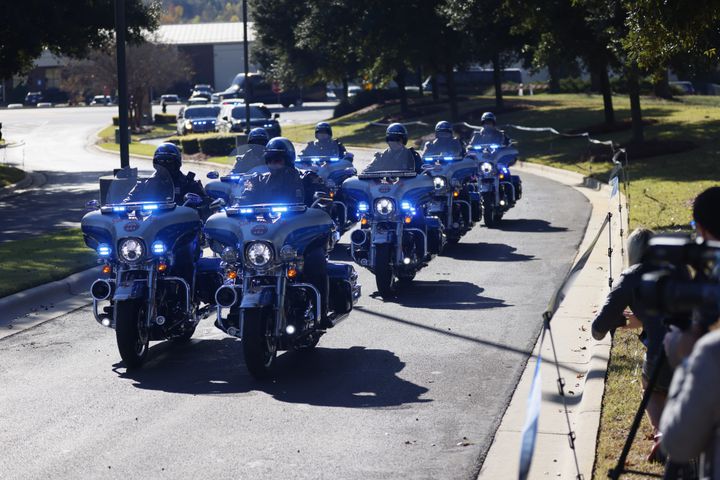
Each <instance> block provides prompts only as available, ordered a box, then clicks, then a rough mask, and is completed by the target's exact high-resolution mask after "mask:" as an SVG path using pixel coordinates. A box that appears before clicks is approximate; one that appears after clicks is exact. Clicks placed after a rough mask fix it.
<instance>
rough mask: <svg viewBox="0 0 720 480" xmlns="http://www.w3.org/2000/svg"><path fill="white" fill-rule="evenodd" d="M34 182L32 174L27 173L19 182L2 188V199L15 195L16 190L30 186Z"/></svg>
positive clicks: (0, 189) (0, 192)
mask: <svg viewBox="0 0 720 480" xmlns="http://www.w3.org/2000/svg"><path fill="white" fill-rule="evenodd" d="M32 181H33V177H32V174H31V173H29V172H25V176H24V177H23V179H22V180H20V181H19V182H15V183H11V184H10V185H7V186H5V187H2V188H0V199H2V198H4V197H6V196H8V195H12V194H13V193H15V190H18V189H20V188H25V187H27V186H29V185H30V184H31V183H32Z"/></svg>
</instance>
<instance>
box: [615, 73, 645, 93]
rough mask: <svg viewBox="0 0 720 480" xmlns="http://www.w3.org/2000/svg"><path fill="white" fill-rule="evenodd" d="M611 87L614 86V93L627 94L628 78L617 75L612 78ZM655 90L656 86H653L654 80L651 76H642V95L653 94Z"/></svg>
mask: <svg viewBox="0 0 720 480" xmlns="http://www.w3.org/2000/svg"><path fill="white" fill-rule="evenodd" d="M610 87H611V88H612V91H613V93H620V94H623V95H627V93H628V87H627V79H626V78H625V77H615V78H612V79H611V80H610ZM654 92H655V88H654V87H653V84H652V82H651V81H650V79H649V78H641V79H640V94H641V95H651V94H653V93H654Z"/></svg>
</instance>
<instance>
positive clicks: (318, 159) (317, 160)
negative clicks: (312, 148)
mask: <svg viewBox="0 0 720 480" xmlns="http://www.w3.org/2000/svg"><path fill="white" fill-rule="evenodd" d="M310 161H311V162H319V161H320V157H310Z"/></svg>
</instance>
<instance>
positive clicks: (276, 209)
mask: <svg viewBox="0 0 720 480" xmlns="http://www.w3.org/2000/svg"><path fill="white" fill-rule="evenodd" d="M270 210H271V211H272V212H273V213H284V212H287V211H288V207H272V208H271V209H270Z"/></svg>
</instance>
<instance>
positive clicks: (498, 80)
mask: <svg viewBox="0 0 720 480" xmlns="http://www.w3.org/2000/svg"><path fill="white" fill-rule="evenodd" d="M492 65H493V82H494V84H495V108H496V109H498V110H502V108H503V107H504V105H505V102H504V101H503V94H502V65H500V54H499V53H495V54H494V55H493V60H492Z"/></svg>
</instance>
